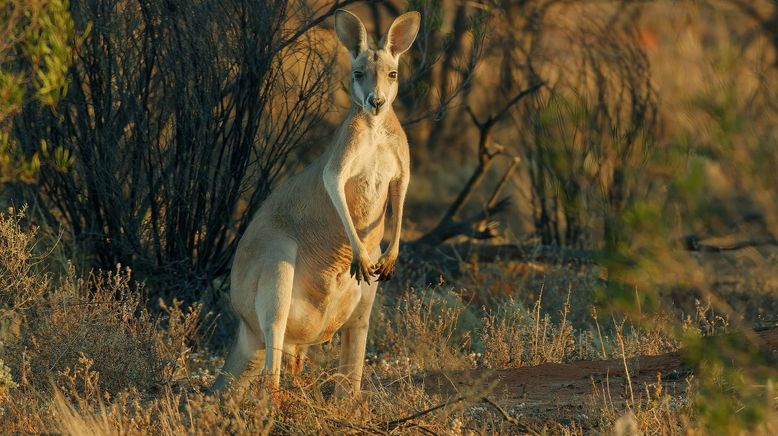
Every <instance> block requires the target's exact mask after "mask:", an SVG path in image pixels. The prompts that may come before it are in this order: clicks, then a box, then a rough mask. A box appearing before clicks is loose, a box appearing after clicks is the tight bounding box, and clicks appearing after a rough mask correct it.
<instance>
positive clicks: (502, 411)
mask: <svg viewBox="0 0 778 436" xmlns="http://www.w3.org/2000/svg"><path fill="white" fill-rule="evenodd" d="M481 401H483V402H484V403H486V404H488V405H490V406H492V407H494V408H495V410H497V411H498V412H500V415H502V418H503V419H504V420H506V421H507V422H509V423H510V424H513V425H515V426H516V427H518V428H519V430H520V431H523V432H524V433H530V429H529V427H527V426H526V425H524V424H522V423H521V422H519V420H518V419H516V418H514V417H512V416H511V415H509V414H508V412H506V411H505V409H503V408H502V407H500V405H499V404H497V403H495V402H494V401H492V400H490V399H489V397H483V398H481ZM532 433H533V434H536V433H535V432H532Z"/></svg>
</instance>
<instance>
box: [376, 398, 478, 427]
mask: <svg viewBox="0 0 778 436" xmlns="http://www.w3.org/2000/svg"><path fill="white" fill-rule="evenodd" d="M464 400H465V397H459V398H457V399H455V400H454V401H447V402H445V403H441V404H438V405H437V406H434V407H430V408H429V409H426V410H422V411H421V412H416V413H414V414H413V415H410V416H406V417H405V418H400V419H395V420H394V421H389V422H387V423H386V424H385V425H382V426H380V427H384V428H386V429H387V430H393V429H395V428H397V427H398V426H400V425H402V424H404V423H406V422H408V421H412V420H414V419H416V418H421V417H422V416H424V415H429V414H430V413H432V412H434V411H436V410H440V409H443V408H446V407H449V406H453V405H454V404H457V403H461V402H462V401H464Z"/></svg>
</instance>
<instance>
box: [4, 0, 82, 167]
mask: <svg viewBox="0 0 778 436" xmlns="http://www.w3.org/2000/svg"><path fill="white" fill-rule="evenodd" d="M0 32H1V33H2V34H3V35H10V38H9V39H8V41H6V42H3V43H2V44H0V90H2V91H0V180H15V179H21V180H27V181H29V180H31V179H33V178H34V177H35V175H36V173H37V171H38V169H39V168H40V160H39V157H38V156H37V154H33V155H32V156H28V155H27V154H26V153H24V152H23V151H22V150H20V149H19V144H18V143H17V142H16V141H15V140H14V139H13V137H12V136H11V135H10V134H9V133H10V132H11V130H12V129H13V116H14V115H15V114H16V113H17V112H18V111H19V110H20V109H21V108H22V107H23V106H24V105H25V104H27V103H31V102H33V101H34V102H38V103H40V104H42V105H45V106H48V107H50V108H54V106H55V105H56V104H57V102H58V101H59V100H60V99H61V98H62V97H63V96H64V95H65V93H66V92H67V87H68V77H67V72H68V68H70V65H71V63H72V57H73V56H72V51H73V47H74V45H75V42H76V41H75V39H74V36H75V31H74V23H73V18H72V17H71V15H70V10H69V2H68V0H45V1H40V2H38V1H33V0H21V1H17V0H0ZM59 153H60V155H61V161H62V162H63V163H66V162H67V156H64V155H62V152H61V151H60V152H59Z"/></svg>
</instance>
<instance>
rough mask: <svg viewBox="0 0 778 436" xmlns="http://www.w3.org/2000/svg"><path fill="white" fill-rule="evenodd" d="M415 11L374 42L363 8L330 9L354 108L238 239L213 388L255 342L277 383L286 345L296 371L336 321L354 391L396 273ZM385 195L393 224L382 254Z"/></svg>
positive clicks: (238, 367) (342, 389)
mask: <svg viewBox="0 0 778 436" xmlns="http://www.w3.org/2000/svg"><path fill="white" fill-rule="evenodd" d="M420 21H421V15H420V14H419V13H418V12H409V13H406V14H403V15H401V16H400V17H398V18H397V19H396V20H395V21H394V22H393V23H392V25H391V27H390V28H389V32H388V34H387V35H386V37H384V39H383V41H382V43H381V44H380V47H375V48H371V47H368V42H367V32H366V31H365V27H364V25H363V24H362V22H361V21H360V20H359V18H358V17H357V16H355V15H354V14H352V13H350V12H348V11H346V10H343V9H341V10H338V11H337V12H336V13H335V32H336V34H337V36H338V39H339V40H340V41H341V42H342V43H343V44H344V45H345V46H346V48H347V49H348V52H349V54H350V58H351V69H352V75H351V85H350V94H351V108H350V110H349V112H348V115H347V116H346V118H345V119H344V120H343V122H342V123H341V125H340V127H339V128H338V130H337V131H336V134H335V139H334V141H333V142H332V143H331V145H330V147H329V149H328V150H327V151H326V152H324V153H323V154H322V155H321V156H320V157H319V158H318V159H316V160H315V161H314V162H312V163H311V164H310V165H309V166H308V167H307V168H305V169H304V170H303V171H302V172H300V173H299V174H297V175H295V176H293V177H291V178H289V179H288V180H286V182H285V183H282V184H281V185H279V186H278V187H277V188H276V189H275V190H274V191H273V192H272V193H271V194H270V196H268V198H267V199H266V200H265V201H264V203H263V204H262V206H261V207H260V209H259V210H258V211H257V212H256V214H255V215H254V217H253V218H252V220H251V222H250V223H249V226H248V228H247V229H246V232H245V234H244V235H243V236H242V237H241V239H240V241H239V243H238V247H237V251H236V253H235V258H234V260H233V264H232V272H231V277H230V280H231V283H230V285H231V289H230V296H231V302H232V306H233V309H234V310H235V312H236V313H237V315H238V316H239V318H240V324H239V327H238V332H237V339H236V341H235V345H234V346H233V349H232V351H231V352H230V353H229V355H228V357H227V359H226V361H225V364H224V368H223V370H222V375H220V376H219V378H218V379H217V380H216V382H215V383H214V387H213V389H214V390H219V389H222V388H224V387H225V386H226V384H227V378H225V375H226V376H227V377H231V378H239V377H240V376H241V374H242V373H243V372H244V371H245V370H246V368H247V367H248V365H249V363H251V362H252V361H254V359H255V358H256V359H257V360H259V359H261V352H260V350H264V369H263V373H264V374H265V376H266V377H268V379H269V380H268V381H269V382H270V383H271V385H272V386H273V387H278V386H279V383H280V375H281V362H282V355H283V356H284V358H285V363H286V365H285V366H286V368H287V369H289V370H291V372H292V373H299V371H301V370H302V365H303V360H304V358H305V354H306V351H307V349H308V347H309V346H310V345H313V344H319V343H323V342H327V341H329V340H330V339H332V336H333V335H334V334H335V332H336V331H340V332H341V340H342V345H341V352H340V366H339V372H340V373H341V374H342V375H343V376H344V377H343V380H342V382H341V383H340V384H339V386H338V390H339V393H340V394H349V393H350V394H352V395H359V393H360V390H361V380H362V369H363V363H364V358H365V347H366V342H367V331H368V323H369V320H370V311H371V309H372V307H373V301H374V299H375V294H376V290H377V287H378V283H377V282H378V281H381V280H387V279H389V278H390V277H391V276H392V273H393V271H394V266H395V262H396V260H397V256H398V253H399V249H400V231H401V224H402V217H403V203H404V202H405V194H406V191H407V189H408V181H409V178H410V167H409V165H410V162H409V161H410V159H409V151H408V140H407V138H406V136H405V132H404V131H403V129H402V126H401V124H400V122H399V120H398V119H397V116H396V115H395V113H394V110H393V109H392V102H393V101H394V99H395V97H396V96H397V90H398V75H397V67H398V62H399V58H400V55H401V54H402V53H404V52H405V51H407V50H408V49H409V48H410V46H411V44H413V41H414V40H415V39H416V34H417V33H418V30H419V25H420ZM387 204H391V207H392V219H391V221H392V223H391V224H392V233H391V238H390V242H389V245H388V246H387V248H386V250H385V251H384V252H383V254H381V247H380V242H381V240H382V238H383V236H384V220H385V216H386V210H387ZM374 279H377V280H374ZM287 359H288V360H287Z"/></svg>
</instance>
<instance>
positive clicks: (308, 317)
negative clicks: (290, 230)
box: [284, 271, 362, 345]
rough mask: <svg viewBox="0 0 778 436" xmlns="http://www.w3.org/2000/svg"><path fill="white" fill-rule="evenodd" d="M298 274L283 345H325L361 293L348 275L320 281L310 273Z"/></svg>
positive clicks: (346, 319)
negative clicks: (323, 343)
mask: <svg viewBox="0 0 778 436" xmlns="http://www.w3.org/2000/svg"><path fill="white" fill-rule="evenodd" d="M301 272H302V274H299V275H297V277H296V278H295V285H294V289H293V291H292V304H291V307H290V311H289V318H288V319H287V324H286V335H285V337H284V342H285V343H288V344H306V345H312V344H319V343H322V342H327V341H329V340H330V339H332V336H333V335H334V334H335V332H336V331H338V330H339V329H340V328H341V327H342V326H343V324H345V323H346V321H348V320H349V318H350V317H351V314H352V313H353V312H354V309H355V308H356V307H357V304H359V302H360V300H361V299H362V290H361V288H360V286H358V285H357V283H356V280H354V279H353V278H351V277H350V276H349V273H348V271H345V272H343V273H340V274H337V275H335V276H334V277H322V274H321V273H316V272H314V271H301ZM308 273H310V274H308ZM298 277H299V280H298Z"/></svg>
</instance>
